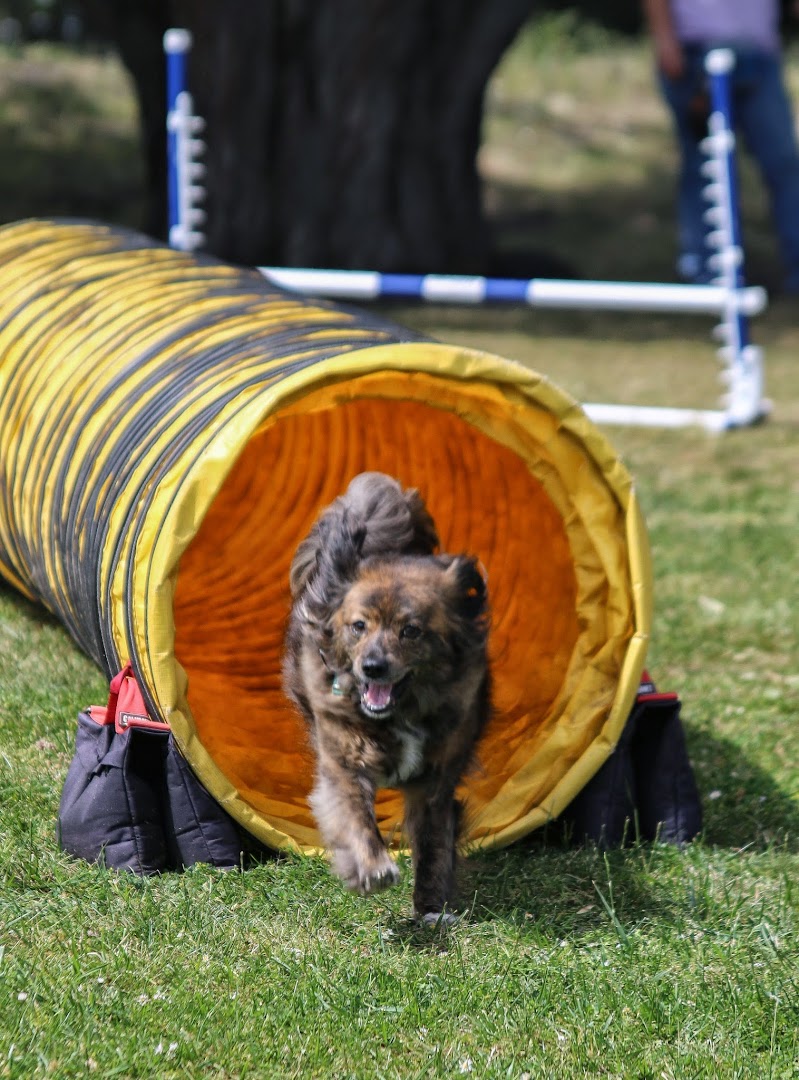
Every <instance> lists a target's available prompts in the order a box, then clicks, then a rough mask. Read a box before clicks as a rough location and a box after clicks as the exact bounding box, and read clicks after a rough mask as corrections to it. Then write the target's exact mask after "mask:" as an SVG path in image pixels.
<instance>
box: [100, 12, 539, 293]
mask: <svg viewBox="0 0 799 1080" xmlns="http://www.w3.org/2000/svg"><path fill="white" fill-rule="evenodd" d="M153 8H160V9H161V11H163V12H164V14H160V13H158V14H156V13H155V12H154V11H153ZM530 8H531V3H530V0H403V2H402V3H397V2H396V0H369V2H368V3H363V0H315V2H314V0H261V2H253V0H227V2H226V3H222V2H220V0H171V3H166V4H163V3H162V4H153V5H148V6H147V7H144V6H142V5H137V4H136V3H135V2H132V0H128V2H127V3H122V2H121V0H117V3H116V4H115V5H113V8H112V9H115V10H116V12H117V15H116V16H115V18H116V19H117V34H118V36H119V35H122V34H125V35H126V39H127V40H126V41H122V39H121V37H120V43H121V47H122V55H123V59H124V60H125V62H126V63H127V65H128V67H129V68H130V70H131V73H132V74H133V77H134V79H135V80H136V83H137V87H138V92H139V100H140V102H141V103H142V120H143V124H144V126H145V129H146V130H145V143H146V145H147V146H148V147H149V148H150V157H149V167H150V174H151V181H152V191H151V194H152V201H153V205H154V207H155V209H154V211H153V214H152V218H153V220H159V219H161V220H162V219H163V207H164V200H165V191H164V190H163V188H164V185H163V147H164V145H165V135H164V130H165V129H164V116H163V106H161V109H160V114H159V115H157V116H156V117H155V118H154V117H153V113H154V93H155V89H154V88H156V87H157V91H158V92H159V93H161V94H162V100H163V78H162V77H161V76H158V77H154V72H153V70H152V66H153V56H154V46H155V47H157V48H158V49H160V41H161V35H162V33H163V30H164V29H165V28H166V20H169V22H170V23H171V25H175V26H185V27H187V28H188V29H189V30H191V32H192V35H193V38H194V48H193V51H192V53H191V56H190V59H189V73H190V74H189V80H190V87H189V88H190V90H191V92H192V94H193V96H194V101H195V106H196V110H197V112H198V113H199V114H200V115H201V116H203V118H204V119H205V122H206V131H205V136H204V137H205V140H206V143H207V151H206V154H205V157H204V161H205V165H206V168H207V176H206V188H207V199H206V202H205V210H206V212H207V214H208V221H207V224H206V227H205V232H206V236H207V248H208V250H209V251H211V252H213V253H214V254H216V255H219V256H221V257H223V258H226V259H229V260H232V261H235V262H239V263H244V264H258V263H271V264H282V265H289V266H292V265H293V266H301V265H303V266H331V267H343V268H347V267H369V268H374V269H380V270H394V271H415V272H433V271H450V272H456V271H458V272H470V271H479V270H481V269H485V265H486V259H487V255H488V236H487V231H486V227H485V223H484V219H483V213H482V206H481V192H480V182H479V177H478V173H477V166H476V157H477V151H478V148H479V142H480V128H481V120H482V110H483V94H484V90H485V86H486V83H487V81H488V78H489V76H490V74H491V72H492V70H493V69H494V67H495V65H496V63H497V61H498V60H499V58H500V56H501V55H502V53H503V52H504V50H505V49H506V47H507V46H508V44H509V43H510V42H511V41H512V39H513V37H514V36H515V34H516V32H517V30H518V28H519V27H520V26H521V24H522V22H523V21H524V20H525V19H526V17H527V16H528V15H529V13H530ZM126 9H127V10H128V12H129V14H128V22H127V30H126V29H125V25H124V18H123V16H124V11H125V10H126ZM131 11H132V12H133V17H134V18H135V20H136V22H137V25H138V24H139V23H140V22H141V21H142V20H143V19H147V20H148V21H149V24H150V25H151V27H152V30H151V33H150V36H149V45H148V46H147V48H145V47H144V46H143V43H142V41H141V35H140V34H138V33H137V34H136V35H135V36H134V35H132V34H131V32H130V18H131V15H130V12H131ZM120 12H122V15H120V14H119V13H120ZM154 127H155V128H157V129H158V130H155V131H154V130H153V128H154ZM159 147H161V150H160V151H159V149H158V148H159ZM159 154H160V156H161V158H160V161H159V160H158V157H159Z"/></svg>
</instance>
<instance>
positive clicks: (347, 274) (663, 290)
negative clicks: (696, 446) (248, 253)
mask: <svg viewBox="0 0 799 1080" xmlns="http://www.w3.org/2000/svg"><path fill="white" fill-rule="evenodd" d="M164 49H165V52H166V54H167V65H168V66H167V83H168V89H167V93H168V100H169V103H168V109H169V111H168V121H167V124H168V140H167V148H168V174H169V210H170V228H169V242H170V244H171V245H172V246H173V247H176V248H182V249H185V250H193V249H195V248H197V247H200V246H202V244H203V241H204V236H203V234H202V233H201V232H200V231H199V230H198V228H197V226H198V225H200V224H202V223H203V221H204V220H205V215H204V213H203V211H202V210H201V209H200V208H199V207H198V206H197V203H198V202H199V201H201V199H202V198H203V197H204V191H203V188H202V186H201V184H200V183H199V182H198V181H200V180H201V179H202V176H203V175H204V167H203V165H202V164H201V162H200V161H199V160H198V157H199V155H200V154H201V153H202V152H203V150H204V144H203V143H202V141H201V140H199V139H197V138H196V137H195V135H196V133H197V132H199V131H201V130H202V126H203V121H202V120H201V119H200V117H197V116H194V115H193V103H192V99H191V96H190V95H189V94H188V93H187V92H186V90H185V85H186V55H187V53H188V52H189V50H190V49H191V35H190V34H189V32H188V31H186V30H168V31H167V33H166V34H165V35H164ZM734 65H735V54H734V53H733V52H732V50H730V49H715V50H713V51H712V52H710V53H709V54H708V56H707V59H706V70H707V74H708V81H709V84H710V95H711V106H712V111H711V116H710V120H709V124H708V135H707V137H706V139H704V141H703V143H702V149H703V150H704V152H705V154H706V155H707V161H706V163H705V165H704V166H703V169H704V172H705V175H706V176H707V178H708V183H707V185H706V187H705V196H706V198H707V201H708V211H707V221H708V223H709V224H710V225H711V226H712V231H711V233H710V236H709V238H708V244H709V246H710V247H712V248H713V249H714V252H713V255H712V256H711V260H710V261H711V267H712V269H714V270H715V271H716V276H715V278H714V280H713V281H712V283H711V284H708V285H676V284H666V283H661V282H652V283H647V282H627V281H571V280H558V279H548V278H532V279H527V280H525V279H517V278H489V277H475V276H462V275H446V274H384V273H379V272H377V271H372V270H319V269H310V268H309V269H300V268H294V267H282V266H259V267H257V269H258V270H259V272H260V273H261V274H263V275H264V277H266V278H267V279H268V280H269V281H271V282H272V283H273V284H275V285H278V286H280V287H281V288H284V289H291V290H294V291H296V292H301V293H304V294H307V295H312V296H325V297H332V298H335V299H347V300H376V299H379V298H381V297H404V298H409V299H416V300H423V301H427V302H430V303H449V304H483V303H513V304H527V305H529V306H531V307H549V308H572V309H574V308H582V309H590V310H606V311H649V312H668V313H672V314H712V315H718V316H719V317H720V319H721V321H720V323H719V325H718V326H717V327H716V330H715V334H716V336H717V338H719V339H720V340H721V342H722V344H721V347H720V348H719V350H718V357H719V360H720V362H721V364H722V371H721V375H720V378H721V380H722V381H723V382H724V383H725V385H726V393H725V394H724V396H723V398H722V401H721V406H722V407H721V408H719V409H685V408H670V407H658V406H642V405H618V404H597V403H588V404H585V405H584V406H583V408H584V409H585V411H586V413H587V414H588V415H589V416H590V417H591V419H593V420H595V421H596V422H597V423H610V424H624V425H627V424H630V425H642V426H647V427H688V426H696V425H699V426H700V427H704V428H705V429H707V430H708V431H713V432H720V431H724V430H726V429H728V428H733V427H742V426H746V425H749V424H753V423H756V422H757V421H758V420H760V419H762V418H763V417H764V416H766V415H767V414H768V411H769V403H768V402H766V401H765V400H764V399H763V397H762V393H763V357H762V351H761V350H760V349H759V348H758V347H757V346H755V345H752V344H751V343H750V341H749V328H748V319H749V317H750V316H752V315H757V314H759V313H760V312H762V311H763V310H764V309H765V307H766V304H767V302H768V298H767V296H766V293H765V290H763V289H761V288H753V287H746V285H745V283H744V274H743V262H744V260H743V246H742V244H741V234H740V224H739V219H738V199H737V184H736V175H735V132H734V129H733V124H732V115H731V94H730V73H731V71H732V69H733V67H734Z"/></svg>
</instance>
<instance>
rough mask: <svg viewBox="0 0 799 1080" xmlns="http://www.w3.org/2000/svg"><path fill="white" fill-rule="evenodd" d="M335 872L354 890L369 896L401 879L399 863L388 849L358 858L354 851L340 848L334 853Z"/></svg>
mask: <svg viewBox="0 0 799 1080" xmlns="http://www.w3.org/2000/svg"><path fill="white" fill-rule="evenodd" d="M333 872H334V873H335V874H336V875H337V876H338V877H340V878H341V880H342V881H343V882H344V884H345V885H346V887H347V888H348V889H350V890H352V892H357V893H360V894H361V896H367V895H368V894H369V893H375V892H381V891H382V890H383V889H389V888H391V886H392V885H396V884H397V882H398V881H399V876H400V875H399V870H398V869H397V865H396V863H395V862H394V860H393V859H392V858H391V856H390V855H389V854H388V852H387V851H382V852H376V853H375V854H374V855H370V856H368V857H367V858H360V859H359V858H358V857H357V856H356V855H355V853H354V852H352V851H345V850H341V849H339V850H338V851H336V852H335V854H334V855H333Z"/></svg>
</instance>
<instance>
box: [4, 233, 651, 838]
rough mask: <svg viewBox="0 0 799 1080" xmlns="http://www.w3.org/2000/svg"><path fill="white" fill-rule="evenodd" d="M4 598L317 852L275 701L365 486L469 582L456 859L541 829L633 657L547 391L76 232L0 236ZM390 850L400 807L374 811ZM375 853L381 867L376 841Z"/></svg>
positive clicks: (576, 440) (290, 738)
mask: <svg viewBox="0 0 799 1080" xmlns="http://www.w3.org/2000/svg"><path fill="white" fill-rule="evenodd" d="M0 279H1V281H2V287H1V288H0V470H1V471H2V472H1V476H0V480H1V483H0V572H2V574H3V575H4V577H5V578H6V579H7V580H8V581H9V582H10V583H11V584H13V585H14V586H15V587H16V588H17V589H19V590H20V591H21V592H22V593H24V594H25V595H26V596H27V597H29V598H31V599H33V600H35V601H39V602H41V603H42V604H44V605H45V606H46V607H47V608H48V609H49V610H50V611H51V612H53V613H54V614H55V615H56V616H57V617H58V618H59V619H60V620H61V622H62V623H63V624H64V626H65V627H66V628H67V629H68V630H69V632H70V633H71V634H72V636H73V637H74V639H75V640H76V641H77V642H78V644H79V645H80V646H81V648H82V649H83V650H85V652H86V653H88V654H89V656H91V657H92V658H93V659H94V660H95V661H96V663H97V664H98V665H99V666H100V668H101V669H102V670H103V671H104V672H105V673H106V674H107V675H108V676H109V677H110V676H112V675H113V674H114V673H115V672H117V671H119V670H120V669H121V668H122V666H123V665H124V663H125V662H126V661H127V660H130V661H131V663H132V666H133V670H134V671H135V673H136V676H137V679H138V681H139V684H140V685H141V687H142V690H143V693H144V698H145V701H146V703H147V705H148V710H149V712H150V715H151V717H152V718H153V719H154V720H157V721H160V722H163V723H164V724H166V725H168V726H169V728H170V729H171V732H172V736H173V738H174V741H175V743H176V745H177V747H178V749H179V752H180V754H181V755H182V756H183V758H184V759H185V761H186V762H188V764H189V766H190V768H191V771H192V773H193V774H194V776H195V777H196V778H197V779H199V781H200V782H201V784H202V786H203V787H204V788H205V789H206V790H207V791H208V792H209V793H210V794H211V795H212V796H213V798H214V799H215V800H216V801H217V802H218V803H219V804H220V805H221V806H222V807H223V808H224V809H225V810H226V811H227V812H228V813H229V814H230V815H231V817H232V818H233V819H234V820H235V821H236V822H237V823H238V825H239V826H241V827H243V828H244V829H245V830H246V831H247V832H248V833H250V834H252V835H253V836H255V837H256V838H257V839H258V840H260V841H261V842H263V843H265V844H267V845H268V846H270V847H274V848H300V849H303V850H310V849H315V848H316V847H317V845H318V843H319V841H318V837H317V834H316V831H315V828H314V822H313V819H312V816H311V813H310V811H309V808H308V805H307V795H308V792H309V790H310V788H311V784H312V769H313V762H312V758H311V754H310V751H309V748H308V745H307V741H306V735H305V731H304V728H303V724H302V722H301V720H300V719H299V718H298V717H297V716H296V715H295V714H294V712H293V711H292V709H291V707H290V706H289V704H288V702H287V701H286V699H285V698H284V696H283V693H282V690H281V679H280V662H281V650H282V639H283V632H284V627H285V624H286V619H287V616H288V612H289V589H288V570H289V564H290V561H291V558H292V555H293V553H294V550H295V548H296V545H297V543H298V542H299V541H300V540H301V539H302V538H303V537H304V536H305V535H306V534H307V532H308V530H309V528H310V526H311V524H312V522H313V521H314V519H315V518H316V516H317V514H318V513H319V511H320V510H321V509H322V508H323V507H324V506H326V505H327V504H328V503H329V502H330V501H331V500H332V499H334V498H335V497H336V496H337V495H339V494H340V493H341V492H342V491H343V490H344V489H345V488H346V487H347V484H348V483H349V481H350V479H351V478H352V477H353V476H354V475H356V474H357V473H359V472H361V471H364V470H379V471H382V472H386V473H390V474H392V475H394V476H396V477H397V478H398V479H399V480H400V482H401V483H402V484H403V485H405V486H410V487H417V488H418V489H419V490H420V492H421V493H422V495H423V497H424V499H425V501H426V503H427V505H428V507H429V508H430V510H431V512H432V514H433V516H434V518H435V520H436V523H437V525H438V528H439V532H440V536H441V541H442V549H443V550H445V551H451V552H460V551H467V552H470V553H473V554H475V555H477V556H479V558H480V559H481V560H482V562H483V563H484V565H485V567H486V569H487V573H488V584H489V594H490V600H491V610H492V632H491V659H492V665H493V671H494V685H495V715H494V717H493V719H492V721H491V724H490V727H489V729H488V731H487V734H486V735H485V737H484V738H483V740H482V742H481V744H480V748H479V768H478V769H476V770H475V772H474V774H473V775H472V776H471V777H470V778H469V780H468V783H467V785H466V791H465V795H466V798H467V802H468V832H467V835H466V846H467V848H468V847H474V846H482V847H491V846H498V845H504V844H508V843H510V842H512V841H514V840H516V839H517V838H519V837H521V836H523V835H525V834H527V833H529V832H530V831H531V830H532V829H535V828H536V827H538V826H540V825H542V824H543V823H544V822H546V821H548V820H550V819H552V818H554V817H556V816H557V815H559V814H560V813H561V811H562V810H563V809H564V808H565V807H566V806H567V804H568V803H569V802H570V801H571V800H572V799H573V798H574V797H575V795H576V794H577V793H578V792H580V791H581V790H582V789H583V787H584V785H585V784H586V783H587V782H588V781H589V780H590V778H591V777H592V776H593V775H594V774H595V773H596V772H597V770H598V769H599V768H600V766H602V764H603V763H604V762H605V761H606V759H607V758H608V757H609V755H610V754H611V752H612V750H613V748H614V746H615V744H616V743H617V741H618V740H619V738H620V735H621V733H622V730H623V728H624V725H625V721H626V719H627V717H628V715H629V713H630V710H631V706H632V704H633V701H634V700H635V696H636V691H637V689H638V684H639V677H640V675H641V671H642V668H643V663H644V656H645V651H646V645H647V640H648V635H649V626H650V617H651V584H650V567H649V553H648V546H647V540H646V535H645V529H644V526H643V524H642V520H641V516H640V512H639V508H638V504H637V501H636V495H635V490H634V487H633V484H632V481H631V479H630V476H629V475H628V473H627V471H626V469H625V468H624V466H623V465H622V464H621V462H620V461H619V459H618V457H617V455H616V454H615V453H614V451H613V449H612V448H611V446H610V445H609V444H608V442H607V441H606V439H605V437H604V436H603V435H602V434H601V433H600V432H599V431H598V430H597V428H596V427H595V426H594V425H593V424H592V423H591V422H590V421H589V420H588V419H587V418H586V416H585V415H584V413H583V412H582V410H581V409H580V408H579V406H578V405H577V404H576V403H575V402H574V401H573V400H571V399H570V398H569V397H568V396H567V395H566V394H564V393H563V392H562V391H560V390H559V389H557V388H556V387H554V386H553V385H552V384H551V383H549V382H548V381H547V379H546V378H544V377H542V376H541V375H538V374H535V373H534V372H532V371H530V370H528V369H527V368H525V367H523V366H521V365H519V364H516V363H513V362H510V361H508V360H504V359H501V358H499V357H496V356H492V355H488V354H485V353H482V352H478V351H472V350H469V349H465V348H461V347H455V346H450V345H445V344H440V343H437V342H435V341H431V340H429V339H426V338H423V337H421V336H420V335H418V334H415V333H413V332H411V331H405V330H403V329H401V328H399V327H397V326H394V325H392V324H391V323H389V322H386V321H384V320H382V319H380V318H377V317H376V316H374V315H373V314H372V313H370V312H367V311H358V310H355V309H349V308H346V307H341V306H337V305H335V304H333V303H328V302H324V301H316V302H314V301H309V300H307V299H305V298H302V297H299V296H297V295H294V294H291V293H288V292H285V291H281V290H280V289H278V288H276V287H274V286H272V285H270V284H269V283H267V282H266V281H265V280H264V279H263V278H262V277H261V275H259V274H258V273H257V272H256V271H254V270H249V269H240V268H236V267H233V266H230V265H226V264H224V263H221V262H219V261H216V260H214V259H211V258H208V257H202V256H195V255H190V254H186V253H183V252H178V251H174V250H171V249H169V248H167V247H164V246H162V245H160V244H158V243H157V242H155V241H153V240H150V239H148V238H146V237H143V236H141V235H138V234H136V233H134V232H130V231H127V230H123V229H119V228H112V227H108V226H103V225H98V224H94V223H84V222H57V221H27V222H20V223H16V224H13V225H10V226H6V227H4V228H2V229H0ZM377 810H378V819H379V822H380V825H381V828H382V829H383V830H384V832H385V833H386V835H395V836H396V829H397V823H398V821H399V820H400V818H401V796H400V794H399V793H398V792H395V791H385V792H381V793H380V794H379V796H378V807H377ZM397 842H398V843H399V842H401V840H400V839H399V838H397Z"/></svg>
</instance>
